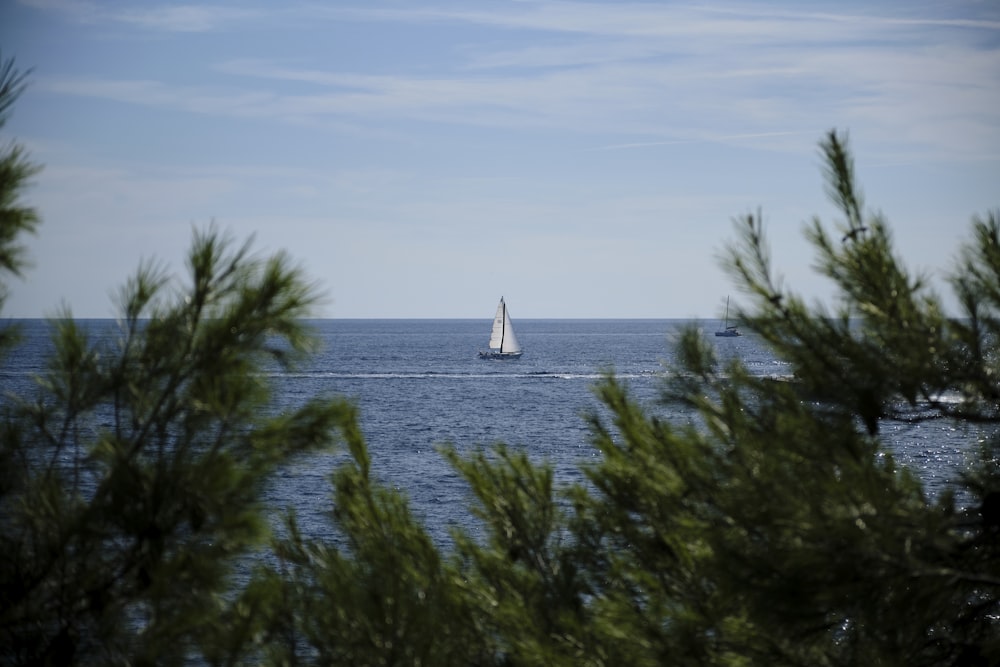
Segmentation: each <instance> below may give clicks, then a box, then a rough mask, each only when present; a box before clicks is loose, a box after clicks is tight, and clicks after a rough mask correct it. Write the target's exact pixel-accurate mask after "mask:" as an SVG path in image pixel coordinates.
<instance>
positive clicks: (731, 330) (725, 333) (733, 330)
mask: <svg viewBox="0 0 1000 667" xmlns="http://www.w3.org/2000/svg"><path fill="white" fill-rule="evenodd" d="M715 335H716V336H721V337H723V338H736V337H737V336H742V335H743V334H741V333H740V330H739V329H738V328H737V327H736V325H735V324H733V325H730V324H729V297H728V296H727V297H726V321H725V324H723V325H722V329H719V330H718V331H716V332H715Z"/></svg>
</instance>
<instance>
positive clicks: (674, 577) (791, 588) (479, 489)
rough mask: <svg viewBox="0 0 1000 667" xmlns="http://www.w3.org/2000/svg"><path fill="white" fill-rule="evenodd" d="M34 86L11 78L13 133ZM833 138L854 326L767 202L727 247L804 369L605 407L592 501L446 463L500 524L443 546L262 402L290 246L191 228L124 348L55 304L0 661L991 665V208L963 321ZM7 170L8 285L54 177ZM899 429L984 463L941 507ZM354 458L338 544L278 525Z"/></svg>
mask: <svg viewBox="0 0 1000 667" xmlns="http://www.w3.org/2000/svg"><path fill="white" fill-rule="evenodd" d="M22 88H23V76H22V75H20V74H18V72H17V71H16V69H14V67H13V63H12V62H8V63H6V64H5V66H4V68H3V69H2V70H0V112H2V113H6V112H7V110H8V109H9V107H10V105H11V103H12V102H13V98H15V97H16V96H17V94H18V93H19V92H20V90H21V89H22ZM0 118H2V116H0ZM821 150H822V153H823V156H824V158H825V161H826V164H827V174H826V177H827V186H828V188H827V189H828V194H829V195H830V196H831V198H832V199H833V201H834V202H835V203H836V204H837V205H838V207H839V209H840V211H841V213H842V214H843V216H844V217H843V220H841V221H835V222H834V223H832V225H825V224H823V223H821V222H820V221H819V220H814V221H813V222H812V224H811V225H810V226H809V227H808V228H807V230H806V235H807V237H808V238H809V240H810V241H811V242H812V244H813V246H814V247H815V249H816V253H817V259H816V264H815V266H816V268H817V270H818V271H819V272H821V273H822V274H823V275H825V276H826V277H828V278H829V279H830V280H831V281H832V282H833V284H834V285H835V287H836V290H837V294H838V300H837V302H836V304H835V306H836V308H835V310H833V311H828V310H826V309H825V308H824V307H822V306H819V305H814V306H807V305H806V304H805V303H804V302H803V300H802V299H801V298H800V297H798V296H796V295H795V294H794V293H792V292H789V291H787V290H785V288H784V287H783V285H782V284H781V281H780V280H779V279H778V278H777V277H776V276H775V274H774V272H773V268H772V266H771V262H770V257H769V253H768V247H767V243H766V238H765V229H764V226H763V221H762V218H761V216H760V214H757V215H749V216H746V217H745V218H741V219H738V220H737V221H736V222H735V229H736V239H735V240H734V241H733V242H732V244H731V245H730V246H728V247H727V250H726V255H725V257H724V259H723V263H724V266H725V268H726V269H727V270H728V271H729V272H730V273H731V275H732V276H733V278H734V280H735V282H736V283H737V284H738V285H739V286H740V287H741V289H742V290H743V292H744V293H745V295H746V297H747V300H748V303H749V306H748V307H746V308H744V309H743V311H742V312H741V313H740V318H741V319H742V321H743V322H744V328H747V329H749V330H751V331H753V332H754V334H755V335H757V336H759V337H760V338H761V339H762V340H763V341H764V342H765V343H766V344H767V345H769V346H770V347H771V349H772V350H773V352H774V354H775V355H776V356H777V357H778V358H781V359H783V360H786V361H787V362H788V363H789V364H790V367H791V370H792V373H791V375H790V377H788V378H780V379H776V378H764V377H759V376H755V375H753V374H752V373H750V372H749V371H748V370H747V369H746V368H745V367H744V366H743V365H742V364H741V363H740V362H739V361H730V362H728V363H726V364H722V363H721V362H720V361H719V360H718V359H717V358H716V355H715V350H714V346H713V345H712V344H710V342H709V341H707V340H706V339H705V338H704V337H703V335H702V334H701V333H700V332H699V331H697V330H695V329H689V330H686V331H685V332H684V333H683V335H682V336H681V337H680V339H679V341H678V343H677V359H678V361H677V363H676V365H675V366H674V367H673V368H671V369H669V371H670V372H669V379H668V380H667V381H665V384H664V389H663V394H662V405H660V406H649V405H640V404H639V403H638V402H637V401H636V400H635V399H633V398H632V397H631V396H630V394H629V391H628V389H627V387H626V386H625V385H623V384H622V383H621V382H619V380H618V379H616V378H615V377H614V376H613V375H609V376H607V377H606V378H605V379H604V380H603V381H601V382H600V383H598V385H597V386H596V387H595V391H596V392H597V394H598V396H599V397H600V400H601V402H602V404H603V406H604V408H606V409H604V410H602V411H601V412H600V413H599V414H598V413H595V414H593V415H591V416H590V417H589V422H590V426H591V433H592V441H593V446H594V447H596V448H597V449H598V450H599V451H600V452H601V454H602V456H601V458H600V460H599V462H597V463H593V464H587V465H585V467H584V471H585V473H586V482H585V483H579V484H571V485H564V486H558V485H557V484H556V481H555V479H554V474H553V469H552V468H551V466H549V465H548V464H546V463H544V462H537V461H534V460H533V459H532V458H531V457H529V456H528V454H527V453H525V452H522V451H517V450H514V449H512V448H509V447H506V446H502V445H499V446H496V447H494V448H492V449H489V450H485V451H476V452H473V453H468V454H462V453H460V452H459V451H458V450H457V449H455V448H453V447H448V448H443V449H442V455H443V456H444V457H445V458H446V459H447V461H448V462H449V463H450V465H451V466H453V468H454V469H455V471H456V472H457V473H458V474H460V475H461V476H462V477H463V478H464V479H465V480H466V481H467V482H468V486H469V490H470V494H471V496H470V498H471V511H472V512H473V513H475V515H476V516H478V518H479V520H480V521H481V526H482V533H480V534H476V535H470V534H468V533H466V532H463V531H461V530H458V529H456V530H455V531H454V534H453V545H452V548H451V549H450V550H446V549H443V548H442V547H440V546H438V545H435V543H434V542H433V541H432V540H431V538H430V536H429V535H428V534H427V532H426V530H425V529H424V527H423V526H422V524H421V522H420V521H419V520H418V519H417V518H416V517H415V516H414V514H413V513H412V512H411V510H410V508H409V506H408V502H407V498H406V495H405V492H402V491H399V490H396V489H393V488H391V487H390V486H387V485H385V484H382V483H380V482H379V480H378V479H376V478H373V475H372V471H371V461H370V459H369V453H368V449H367V447H366V444H365V441H364V437H363V435H362V433H361V432H360V429H359V427H358V423H359V419H358V415H357V412H356V408H355V407H354V406H352V405H350V404H348V403H346V402H343V401H331V400H322V399H315V400H312V401H309V402H307V403H306V404H304V405H303V406H301V407H299V408H298V409H295V410H293V411H285V412H281V411H278V410H277V409H276V408H275V407H274V403H273V400H272V399H273V396H272V393H271V392H272V389H273V388H272V387H271V386H270V384H269V380H268V377H269V376H268V374H267V373H263V372H261V371H262V370H263V369H265V368H267V367H268V365H270V364H283V365H287V366H293V365H295V364H297V363H301V361H302V360H303V359H305V358H308V354H309V352H310V349H311V346H312V345H313V344H314V340H313V338H312V337H311V336H310V334H309V332H308V331H307V330H306V329H305V327H304V325H303V321H304V318H305V317H306V316H307V315H308V314H309V311H310V308H311V307H312V306H313V305H314V304H315V302H316V299H317V295H316V290H315V287H314V286H312V285H311V284H309V283H308V282H307V281H306V280H305V278H304V276H303V275H302V273H301V271H300V270H299V269H297V268H295V267H294V266H292V265H291V264H290V262H289V260H288V258H287V257H286V256H284V255H282V254H278V255H275V256H273V257H270V258H266V259H260V258H256V257H254V256H252V255H251V254H250V252H249V246H248V245H243V246H237V245H236V244H234V242H233V240H232V239H230V238H227V237H225V236H223V235H221V234H220V233H219V232H217V231H216V230H214V229H210V230H208V231H207V232H204V233H196V235H195V238H194V241H193V243H192V249H191V251H190V254H189V259H188V262H189V266H188V268H189V274H190V282H189V284H187V285H185V286H182V287H180V288H175V287H174V286H173V285H172V283H171V282H170V281H169V280H168V279H167V274H166V273H165V272H164V271H163V270H162V269H161V268H159V267H157V266H156V265H155V264H150V263H146V264H143V265H142V266H140V268H139V270H138V272H137V273H136V275H135V276H134V277H133V278H132V279H131V280H130V281H129V282H128V283H127V284H126V285H125V287H124V288H123V289H122V291H121V293H120V294H119V302H120V312H121V319H120V322H119V334H118V336H117V337H116V343H117V345H116V346H110V345H107V344H106V343H104V342H102V341H100V340H93V339H91V337H90V336H89V335H88V331H87V330H86V329H85V328H83V327H81V326H79V325H78V324H76V323H75V322H74V321H73V319H72V318H71V317H70V314H69V313H68V312H65V313H63V314H62V316H61V317H59V318H57V319H55V320H53V322H52V331H53V350H54V352H53V354H52V356H51V358H50V359H49V366H48V370H47V372H46V373H45V374H44V375H43V376H42V377H40V378H39V381H38V385H37V393H36V394H35V395H33V396H23V395H22V396H18V397H10V398H8V399H6V400H5V402H4V413H3V415H2V422H0V429H2V432H0V664H5V665H29V664H189V663H203V664H214V665H232V664H261V663H262V664H274V665H300V664H310V665H311V664H315V665H327V664H344V665H498V666H500V665H594V666H597V665H609V666H610V665H663V664H678V665H719V666H732V667H736V666H743V665H831V666H832V665H897V664H898V665H990V664H998V663H1000V640H998V637H1000V631H998V630H1000V628H998V625H1000V608H998V605H1000V598H998V593H1000V445H998V442H1000V440H998V438H997V434H996V425H997V421H998V419H1000V415H998V407H1000V402H998V397H1000V385H998V372H997V371H998V369H997V364H998V355H997V349H998V347H997V340H998V338H997V335H998V326H1000V319H998V312H1000V250H998V243H1000V222H998V216H997V214H995V213H991V214H989V215H988V216H986V217H985V218H982V219H975V220H974V221H973V225H972V238H971V240H970V241H969V242H968V243H967V244H966V245H964V246H963V247H962V248H961V249H960V253H959V256H958V261H957V263H956V266H955V269H954V272H953V275H952V276H951V279H950V285H951V287H952V288H953V289H954V291H955V293H956V295H957V297H958V299H957V300H958V303H959V304H960V307H961V308H962V312H961V313H959V314H958V316H957V317H949V316H946V315H945V314H944V308H943V307H942V304H941V301H940V300H939V297H938V296H936V295H935V294H934V292H933V291H932V290H931V289H930V287H929V283H928V280H927V278H926V277H923V276H915V275H912V274H911V273H910V272H909V271H908V270H907V268H906V267H905V266H904V265H903V263H902V262H901V260H900V259H898V258H897V257H896V256H895V255H894V254H893V245H892V239H891V236H890V233H889V227H888V224H887V222H886V221H885V220H884V219H883V218H882V216H881V215H874V214H869V213H868V212H867V211H866V210H865V208H864V202H863V198H862V197H861V194H860V192H859V190H858V188H857V186H856V184H855V183H854V169H853V164H852V160H851V157H850V153H849V151H848V149H847V142H846V138H845V137H843V136H840V135H838V134H837V133H835V132H831V133H830V134H829V135H828V136H827V137H826V138H825V139H824V141H823V142H822V143H821ZM5 159H6V163H5V164H6V166H5V167H2V168H0V171H3V173H4V174H6V175H5V176H4V177H3V178H4V180H3V181H2V182H0V204H2V206H3V210H2V214H0V224H2V227H3V230H2V236H0V251H2V252H0V257H2V258H3V261H4V263H3V268H4V269H6V270H7V271H8V272H17V271H19V270H20V267H21V266H22V262H23V257H22V255H21V254H20V253H21V251H20V249H19V247H18V246H17V245H16V241H17V238H18V237H19V236H21V235H22V234H23V233H25V232H31V231H33V230H34V226H35V223H36V222H37V216H36V214H35V212H34V211H33V210H32V209H30V208H27V207H24V206H22V205H21V204H20V203H19V197H20V192H21V188H23V185H24V182H25V179H27V178H28V177H30V176H31V174H32V173H34V167H32V166H30V165H29V163H27V162H26V161H25V158H24V156H23V154H22V153H21V152H19V151H18V150H16V149H15V150H14V151H13V152H10V153H8V154H7V156H6V158H5ZM4 169H6V171H4ZM677 414H687V415H691V417H690V418H689V419H687V420H685V421H684V422H683V423H682V422H680V421H679V420H677V419H676V415H677ZM669 415H674V417H670V418H668V416H669ZM887 419H911V420H918V419H944V420H949V421H950V422H953V423H955V424H957V425H960V426H961V427H962V428H964V429H966V430H965V431H964V432H966V433H968V439H969V446H970V453H973V452H975V451H976V450H978V457H977V458H975V460H973V461H971V462H970V465H969V467H968V469H967V471H966V472H965V473H964V474H962V475H961V477H960V478H958V479H956V480H954V483H953V485H952V488H951V490H950V491H949V492H946V493H943V494H939V495H937V496H934V497H932V496H931V495H930V494H929V493H928V491H927V489H925V488H924V486H923V484H922V483H921V482H920V480H919V479H917V478H916V477H915V476H914V475H912V474H910V472H909V471H907V470H906V469H904V468H902V467H900V466H898V465H897V464H896V463H895V461H894V459H893V457H892V453H891V451H890V450H889V449H888V448H887V446H886V443H885V442H884V440H883V439H882V437H881V433H880V430H881V428H882V426H883V424H884V423H885V420H887ZM335 441H339V442H341V443H342V445H343V446H344V448H345V455H344V459H343V462H342V463H341V464H339V465H338V466H337V468H336V469H335V471H334V472H333V474H332V477H331V488H332V493H333V498H334V506H335V510H334V512H333V515H332V517H331V521H332V522H333V523H334V524H335V526H336V530H337V534H338V536H339V538H338V539H337V540H334V541H327V542H324V541H320V540H317V539H313V538H309V537H307V536H305V535H303V534H302V533H301V531H300V530H299V528H298V525H297V522H296V518H295V516H294V515H292V514H289V515H287V516H286V518H285V525H284V529H283V530H282V531H279V532H280V536H275V535H272V534H271V532H270V531H269V530H268V525H267V519H266V517H267V514H266V512H267V511H268V508H266V507H264V505H263V503H262V500H261V490H262V488H263V487H264V486H265V485H266V484H267V483H268V482H269V480H271V479H272V478H273V476H274V473H275V471H276V470H278V469H279V468H280V467H281V466H282V465H284V464H286V463H287V462H288V461H289V460H290V458H291V457H293V456H295V455H297V454H299V453H303V452H309V451H315V450H318V449H322V448H328V447H330V446H331V445H333V444H334V442H335ZM956 498H960V499H961V501H960V502H959V501H956ZM236 572H240V573H241V574H242V576H241V577H240V578H235V577H234V576H233V575H234V573H236Z"/></svg>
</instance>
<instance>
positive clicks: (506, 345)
mask: <svg viewBox="0 0 1000 667" xmlns="http://www.w3.org/2000/svg"><path fill="white" fill-rule="evenodd" d="M501 303H503V302H501ZM500 351H501V352H504V353H510V352H520V351H521V344H520V343H518V342H517V336H515V335H514V325H513V324H511V323H510V315H509V314H508V313H507V307H506V305H505V306H504V309H503V341H501V344H500Z"/></svg>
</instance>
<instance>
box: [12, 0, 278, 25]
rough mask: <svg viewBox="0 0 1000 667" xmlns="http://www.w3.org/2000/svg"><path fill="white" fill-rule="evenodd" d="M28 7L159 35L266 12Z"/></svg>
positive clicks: (80, 2)
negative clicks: (159, 33)
mask: <svg viewBox="0 0 1000 667" xmlns="http://www.w3.org/2000/svg"><path fill="white" fill-rule="evenodd" d="M20 2H21V3H22V4H24V5H27V6H29V7H34V8H36V9H41V10H46V11H50V12H55V13H59V14H62V15H63V16H65V17H67V18H69V19H70V20H75V21H79V22H82V23H107V24H116V23H117V24H125V25H129V26H133V27H141V28H144V29H147V30H153V31H163V32H208V31H211V30H216V29H219V28H223V27H231V26H232V25H233V24H246V23H247V22H249V21H252V20H255V19H262V18H265V17H266V16H267V14H268V12H266V11H264V10H258V9H253V8H236V7H231V6H222V5H211V4H187V5H184V4H177V5H169V6H140V5H138V4H136V3H122V4H115V3H111V2H87V1H85V0H20Z"/></svg>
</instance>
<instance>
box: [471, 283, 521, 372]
mask: <svg viewBox="0 0 1000 667" xmlns="http://www.w3.org/2000/svg"><path fill="white" fill-rule="evenodd" d="M523 353H524V352H523V351H522V350H521V344H520V343H518V342H517V336H516V335H515V334H514V325H513V324H511V322H510V313H508V312H507V304H506V303H504V301H503V297H500V305H499V306H497V314H496V316H495V317H494V318H493V333H492V334H490V349H488V350H484V351H482V352H480V353H479V358H480V359H518V358H520V356H521V355H522V354H523Z"/></svg>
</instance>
